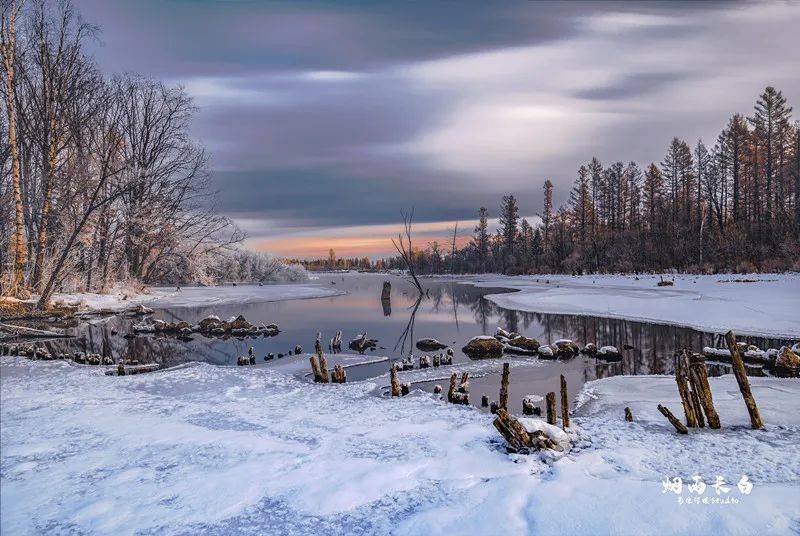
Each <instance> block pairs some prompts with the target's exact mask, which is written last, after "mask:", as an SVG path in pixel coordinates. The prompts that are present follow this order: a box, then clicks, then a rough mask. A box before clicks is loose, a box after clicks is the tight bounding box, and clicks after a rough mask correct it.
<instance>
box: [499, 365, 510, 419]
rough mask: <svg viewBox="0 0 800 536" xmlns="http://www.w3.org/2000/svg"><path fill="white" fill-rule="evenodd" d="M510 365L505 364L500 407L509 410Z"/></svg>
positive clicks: (501, 383) (501, 381) (501, 380)
mask: <svg viewBox="0 0 800 536" xmlns="http://www.w3.org/2000/svg"><path fill="white" fill-rule="evenodd" d="M508 368H509V366H508V363H503V376H502V378H501V379H500V407H501V408H503V409H505V410H508V372H509V371H508Z"/></svg>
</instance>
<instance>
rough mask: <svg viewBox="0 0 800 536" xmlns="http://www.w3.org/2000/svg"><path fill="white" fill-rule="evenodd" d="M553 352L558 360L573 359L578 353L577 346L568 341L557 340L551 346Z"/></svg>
mask: <svg viewBox="0 0 800 536" xmlns="http://www.w3.org/2000/svg"><path fill="white" fill-rule="evenodd" d="M552 347H553V352H554V354H555V356H556V357H557V358H559V359H569V358H572V357H575V356H576V355H578V353H579V352H580V350H581V349H580V348H579V347H578V345H577V344H575V343H574V342H572V341H571V340H570V339H559V340H557V341H556V342H554V343H553V344H552Z"/></svg>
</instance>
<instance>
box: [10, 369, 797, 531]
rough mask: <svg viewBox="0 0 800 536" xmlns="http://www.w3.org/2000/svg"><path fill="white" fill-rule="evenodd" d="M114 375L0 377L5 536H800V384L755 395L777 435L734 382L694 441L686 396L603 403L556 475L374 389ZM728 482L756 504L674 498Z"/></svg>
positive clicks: (481, 428) (626, 385)
mask: <svg viewBox="0 0 800 536" xmlns="http://www.w3.org/2000/svg"><path fill="white" fill-rule="evenodd" d="M342 359H343V360H344V361H347V360H351V359H358V357H357V356H343V357H342ZM362 359H363V358H362ZM295 361H296V363H294V364H293V365H291V364H292V363H293V362H295ZM307 362H308V361H307V359H306V356H292V357H287V358H284V360H282V363H281V367H287V368H286V370H287V371H288V370H290V369H292V368H293V367H299V366H300V364H301V363H302V364H303V365H304V366H307ZM415 372H416V371H415ZM426 372H427V371H426ZM101 374H102V372H101V371H96V370H94V369H91V368H87V367H80V366H75V365H71V364H69V363H66V362H60V361H53V362H41V361H38V362H33V361H28V360H25V359H21V358H8V357H6V358H2V360H1V361H0V419H2V423H3V425H2V427H0V443H1V444H2V450H1V452H0V485H1V486H2V494H0V532H2V533H3V534H6V533H7V534H31V533H62V532H70V533H98V534H130V533H134V532H136V533H159V534H164V533H166V534H175V533H180V534H197V533H214V534H242V533H253V534H266V533H270V534H287V533H294V534H389V533H392V534H452V532H453V527H458V531H459V532H460V533H463V534H481V535H493V534H545V535H546V534H559V535H560V534H607V533H614V534H632V533H637V534H667V533H673V532H679V533H692V534H727V533H733V534H736V533H739V534H750V533H763V534H789V533H791V532H792V530H796V528H797V526H798V525H797V523H798V519H800V500H798V499H800V497H799V496H798V494H800V491H798V490H800V485H798V484H799V483H800V482H799V481H800V452H799V451H798V448H800V447H798V444H797V440H796V438H797V437H798V435H800V434H799V432H800V411H799V410H800V407H798V406H800V382H799V381H797V380H778V379H762V378H754V379H753V380H752V381H753V393H754V396H755V398H756V400H757V401H758V404H759V407H760V409H761V412H762V416H763V417H764V420H765V422H766V423H767V429H766V430H764V431H752V430H750V429H749V427H748V426H747V423H748V420H747V413H746V410H745V408H744V403H743V402H742V401H741V398H740V396H739V394H738V388H737V387H736V382H735V380H734V379H733V377H732V376H725V377H722V378H712V379H711V386H712V389H713V391H714V398H715V401H716V402H717V407H718V409H719V413H720V417H721V419H722V422H723V429H722V430H720V431H710V430H704V431H700V432H694V431H693V432H692V433H690V434H689V435H688V436H681V437H679V436H677V434H675V433H674V432H673V431H672V428H671V427H670V425H669V424H668V423H666V421H664V420H663V417H661V415H660V414H659V413H658V412H657V410H656V409H655V406H656V403H657V402H662V403H665V404H666V405H668V406H669V407H671V408H672V409H673V411H675V412H677V411H678V408H679V402H678V398H677V391H676V389H675V383H674V380H673V379H672V378H668V377H615V378H611V379H608V380H602V381H598V382H593V383H590V384H588V388H587V389H586V390H585V391H584V392H583V394H582V395H581V396H580V401H581V403H580V406H579V408H578V410H577V412H576V415H575V417H574V419H573V420H574V422H575V423H576V425H577V426H580V427H581V428H582V432H581V433H580V437H581V438H585V437H589V438H591V442H592V443H591V445H590V444H588V442H587V441H586V440H585V439H581V440H580V441H577V442H573V449H572V450H571V451H570V453H569V454H568V455H566V456H565V457H563V458H562V459H560V460H559V461H557V462H554V463H553V464H552V465H549V464H547V463H544V462H542V461H541V459H540V458H539V457H536V456H527V457H525V456H508V455H507V454H506V453H505V449H504V446H503V443H502V440H501V439H500V438H499V436H498V434H497V433H496V431H495V430H494V428H493V427H492V425H491V420H492V416H491V415H489V414H486V413H482V412H480V411H477V410H475V409H474V408H471V407H467V406H457V405H453V404H446V403H442V402H439V401H436V400H435V398H434V397H433V396H432V395H428V394H424V393H421V392H419V391H414V392H412V394H411V395H409V396H406V397H403V398H401V399H390V398H386V399H384V398H379V397H375V396H373V395H372V394H371V393H372V392H373V390H374V389H375V387H376V383H375V382H372V381H367V382H356V383H347V384H344V385H335V386H334V385H317V384H312V383H307V382H303V381H300V380H298V379H297V378H296V377H295V376H294V374H293V373H289V374H287V373H286V372H281V371H279V370H275V369H274V368H273V367H271V366H270V365H257V366H253V367H215V366H212V365H208V364H190V365H187V366H183V367H180V368H175V369H171V370H166V371H163V372H157V373H152V374H146V375H140V376H130V377H113V378H110V377H105V376H102V375H101ZM626 405H627V406H630V407H631V408H632V410H633V414H634V419H635V421H634V422H633V423H626V422H625V421H624V418H623V409H622V408H623V407H624V406H626ZM778 423H781V425H780V426H779V425H778ZM715 473H718V474H721V475H723V476H725V478H726V479H727V481H728V482H729V483H730V482H731V481H732V480H733V481H734V484H733V486H734V488H733V489H736V488H735V479H738V478H739V476H740V474H747V475H749V476H750V479H751V481H752V482H753V484H754V488H753V491H752V494H751V495H748V496H746V497H742V501H741V504H739V505H692V506H691V507H690V506H685V505H684V506H681V505H678V504H677V502H676V495H674V494H672V493H662V485H661V481H662V480H663V479H665V478H667V477H674V476H682V477H684V478H685V479H688V478H690V477H691V476H692V475H694V474H701V475H703V477H704V478H705V479H706V482H709V483H710V479H711V478H713V475H714V474H715ZM712 481H713V480H712ZM684 493H685V492H684ZM706 493H713V491H711V490H710V489H709V491H707V492H706ZM558 512H562V513H563V515H561V514H556V513H558Z"/></svg>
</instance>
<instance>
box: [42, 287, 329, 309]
mask: <svg viewBox="0 0 800 536" xmlns="http://www.w3.org/2000/svg"><path fill="white" fill-rule="evenodd" d="M339 294H342V292H341V291H339V290H336V289H335V288H329V287H326V286H324V285H322V284H314V283H277V284H269V285H264V286H258V285H237V286H235V287H234V286H219V287H181V289H180V290H177V288H176V287H152V288H150V289H149V294H136V295H134V296H131V297H128V298H126V297H125V294H124V293H122V292H111V293H109V294H93V293H78V294H55V295H54V296H53V302H63V303H65V304H75V305H80V306H81V308H82V309H88V310H98V309H104V310H108V311H121V310H124V309H126V308H128V307H130V306H132V305H138V304H142V305H146V306H148V307H161V308H167V307H201V306H207V305H222V304H231V303H257V302H273V301H281V300H298V299H304V298H324V297H328V296H337V295H339Z"/></svg>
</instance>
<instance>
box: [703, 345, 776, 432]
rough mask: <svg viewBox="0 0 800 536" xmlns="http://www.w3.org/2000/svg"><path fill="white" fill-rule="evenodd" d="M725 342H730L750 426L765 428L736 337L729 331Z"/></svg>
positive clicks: (732, 358) (735, 371)
mask: <svg viewBox="0 0 800 536" xmlns="http://www.w3.org/2000/svg"><path fill="white" fill-rule="evenodd" d="M725 340H726V341H727V342H728V348H729V349H730V351H731V361H733V374H734V375H735V376H736V381H737V382H738V383H739V391H741V392H742V397H743V398H744V403H745V405H746V406H747V412H748V413H749V414H750V425H751V426H752V427H753V429H759V428H763V427H764V421H762V420H761V415H760V414H759V412H758V406H756V401H755V399H754V398H753V393H752V392H751V391H750V380H748V379H747V371H746V370H745V368H744V362H742V356H741V355H740V354H739V347H738V346H737V345H736V336H735V335H734V334H733V332H732V331H729V332H728V333H726V334H725ZM712 428H713V427H712Z"/></svg>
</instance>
